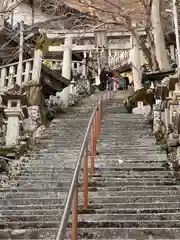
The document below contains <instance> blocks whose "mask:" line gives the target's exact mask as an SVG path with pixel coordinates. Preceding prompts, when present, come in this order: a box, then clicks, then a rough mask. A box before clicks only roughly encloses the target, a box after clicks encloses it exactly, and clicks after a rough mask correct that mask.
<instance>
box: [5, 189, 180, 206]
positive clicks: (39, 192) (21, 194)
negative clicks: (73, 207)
mask: <svg viewBox="0 0 180 240" xmlns="http://www.w3.org/2000/svg"><path fill="white" fill-rule="evenodd" d="M91 190H93V191H91V192H89V194H90V193H92V194H94V195H95V196H105V197H107V196H109V197H111V196H113V197H114V196H124V197H131V196H135V197H136V196H137V197H144V196H155V195H156V196H171V195H178V194H179V193H178V192H177V190H175V191H174V190H171V191H167V190H164V191H162V190H159V191H158V192H157V191H148V190H143V191H119V192H117V191H116V192H114V191H110V192H107V191H106V190H104V191H101V192H98V190H97V189H96V188H92V189H91ZM6 193H7V194H8V195H7V196H8V198H10V197H11V196H13V197H16V198H26V197H31V198H40V197H42V198H46V197H47V198H50V197H51V198H59V196H60V195H62V196H64V194H66V193H67V191H65V192H63V191H62V190H59V191H58V190H56V191H54V190H53V189H46V191H44V189H36V190H35V191H33V190H31V191H27V189H25V190H24V191H16V192H13V191H12V192H8V191H7V192H6ZM0 208H1V206H0Z"/></svg>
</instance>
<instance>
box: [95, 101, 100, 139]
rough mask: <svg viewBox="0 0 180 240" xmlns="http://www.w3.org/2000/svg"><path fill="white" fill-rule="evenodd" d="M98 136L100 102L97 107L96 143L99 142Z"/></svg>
mask: <svg viewBox="0 0 180 240" xmlns="http://www.w3.org/2000/svg"><path fill="white" fill-rule="evenodd" d="M98 137H99V103H98V105H97V109H96V143H97V139H98Z"/></svg>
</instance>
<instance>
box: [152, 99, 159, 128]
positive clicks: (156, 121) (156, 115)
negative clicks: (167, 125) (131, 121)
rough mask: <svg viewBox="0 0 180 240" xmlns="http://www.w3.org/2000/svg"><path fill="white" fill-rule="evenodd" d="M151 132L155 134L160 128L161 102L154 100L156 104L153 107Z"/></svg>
mask: <svg viewBox="0 0 180 240" xmlns="http://www.w3.org/2000/svg"><path fill="white" fill-rule="evenodd" d="M153 113H154V116H153V120H154V122H153V132H154V133H157V132H158V131H159V130H160V127H161V100H160V99H156V103H155V105H154V107H153Z"/></svg>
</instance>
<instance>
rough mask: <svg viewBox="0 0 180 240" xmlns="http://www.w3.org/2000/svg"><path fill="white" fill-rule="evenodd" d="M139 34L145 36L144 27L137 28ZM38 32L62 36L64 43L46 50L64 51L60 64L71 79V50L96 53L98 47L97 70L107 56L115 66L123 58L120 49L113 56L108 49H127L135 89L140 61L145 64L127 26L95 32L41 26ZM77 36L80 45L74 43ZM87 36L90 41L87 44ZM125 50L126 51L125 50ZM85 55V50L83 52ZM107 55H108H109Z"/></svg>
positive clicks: (136, 87)
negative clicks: (99, 56)
mask: <svg viewBox="0 0 180 240" xmlns="http://www.w3.org/2000/svg"><path fill="white" fill-rule="evenodd" d="M136 31H137V33H138V34H139V35H140V36H145V31H144V29H142V28H139V29H136ZM40 32H41V33H46V35H47V38H48V39H51V40H53V39H63V40H64V45H61V46H49V52H53V53H60V52H63V64H62V76H63V77H65V78H67V79H70V76H71V62H72V52H77V53H78V52H81V53H82V52H84V53H87V52H89V53H90V54H94V53H97V51H99V50H101V51H102V52H103V63H102V61H101V60H102V59H97V63H98V69H99V71H100V62H101V65H102V64H104V63H105V62H107V61H108V60H109V64H110V65H111V67H112V68H113V66H115V65H116V66H117V65H118V62H117V61H119V60H121V59H122V60H123V58H122V55H123V54H122V53H121V54H116V56H115V57H114V59H113V57H110V56H108V55H110V54H109V53H110V52H111V51H115V52H117V53H118V51H121V52H124V53H125V52H126V58H127V57H128V58H129V62H131V64H132V70H133V80H134V88H135V90H137V89H138V88H139V86H138V84H136V82H137V83H138V81H139V79H141V70H140V69H141V65H142V64H144V57H143V54H142V51H141V50H140V49H139V44H138V43H137V41H136V40H135V39H134V38H133V36H132V35H131V34H130V32H128V31H127V30H121V31H109V30H108V31H107V30H106V29H102V30H97V31H95V32H90V31H89V32H85V31H81V30H78V31H69V30H52V29H49V30H44V29H40ZM77 39H81V40H83V43H84V44H83V45H79V44H76V41H77ZM114 39H116V40H122V41H120V43H118V44H111V43H110V40H114ZM89 40H91V42H93V44H89ZM127 52H128V54H127ZM85 55H86V54H85ZM120 55H121V56H120ZM108 58H109V59H108ZM83 68H84V71H83V72H84V74H85V72H86V71H85V68H86V65H85V64H84V66H83Z"/></svg>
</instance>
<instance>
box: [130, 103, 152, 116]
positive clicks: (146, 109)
mask: <svg viewBox="0 0 180 240" xmlns="http://www.w3.org/2000/svg"><path fill="white" fill-rule="evenodd" d="M132 112H133V114H136V115H143V116H145V117H147V116H149V115H150V113H151V106H150V105H146V106H141V107H135V108H133V110H132Z"/></svg>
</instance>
